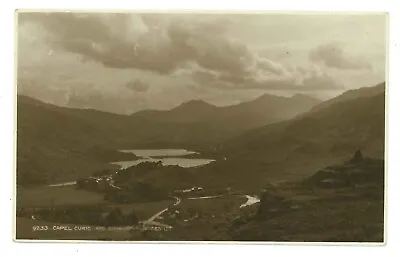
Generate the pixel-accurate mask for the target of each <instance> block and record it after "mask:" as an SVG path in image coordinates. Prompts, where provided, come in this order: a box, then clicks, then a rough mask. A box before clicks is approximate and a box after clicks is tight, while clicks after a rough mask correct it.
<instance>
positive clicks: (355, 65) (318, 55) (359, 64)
mask: <svg viewBox="0 0 400 257" xmlns="http://www.w3.org/2000/svg"><path fill="white" fill-rule="evenodd" d="M309 58H310V60H311V61H314V62H322V63H324V64H325V65H326V66H327V67H332V68H337V69H353V70H360V69H371V68H372V66H371V64H370V63H368V62H367V61H366V60H364V59H362V58H359V57H356V56H351V55H349V54H346V53H345V52H344V51H343V49H342V47H341V46H340V45H338V44H333V43H332V44H327V45H321V46H319V47H317V48H315V49H313V50H312V51H311V52H310V55H309Z"/></svg>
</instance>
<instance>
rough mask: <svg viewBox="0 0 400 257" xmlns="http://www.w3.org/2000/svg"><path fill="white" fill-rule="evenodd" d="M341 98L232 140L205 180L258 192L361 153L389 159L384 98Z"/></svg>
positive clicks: (374, 96) (211, 165)
mask: <svg viewBox="0 0 400 257" xmlns="http://www.w3.org/2000/svg"><path fill="white" fill-rule="evenodd" d="M372 89H374V88H372ZM341 97H342V96H338V98H337V99H335V100H332V102H334V101H335V102H337V103H332V104H330V105H329V106H327V107H324V108H320V109H318V110H314V111H311V112H308V113H305V114H303V115H301V116H298V117H296V118H294V119H291V120H287V121H283V122H279V123H275V124H271V125H267V126H263V127H259V128H256V129H252V130H249V131H247V132H245V133H243V134H242V135H240V136H238V137H235V138H234V139H232V140H228V141H227V142H225V143H224V144H223V145H222V147H221V148H220V154H221V155H224V156H225V158H226V161H223V162H217V163H214V164H210V165H207V168H205V167H204V170H201V171H199V173H201V172H203V174H202V176H201V177H199V180H202V181H203V183H205V184H213V185H214V186H216V187H218V186H221V185H230V186H235V187H240V188H245V189H252V188H253V189H254V188H259V187H262V186H263V185H264V184H265V183H269V182H271V181H281V180H287V179H292V178H300V177H304V176H307V175H309V174H310V172H313V171H314V170H316V169H319V168H321V167H324V166H327V165H330V164H332V163H336V162H340V161H342V160H343V158H345V157H346V156H348V155H350V154H352V153H353V152H354V151H355V150H357V149H360V150H361V151H363V152H364V153H365V154H366V155H367V156H370V157H374V158H379V159H383V157H384V148H385V144H384V142H385V94H384V92H377V93H376V94H370V95H368V96H365V97H358V98H354V99H350V100H343V101H342V99H340V98H341ZM323 104H324V103H323Z"/></svg>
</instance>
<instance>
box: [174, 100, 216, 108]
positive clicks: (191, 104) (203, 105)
mask: <svg viewBox="0 0 400 257" xmlns="http://www.w3.org/2000/svg"><path fill="white" fill-rule="evenodd" d="M181 107H192V108H193V107H195V108H210V107H215V106H214V105H212V104H209V103H207V102H206V101H203V100H201V99H193V100H190V101H187V102H184V103H182V104H180V105H179V106H178V107H177V108H181Z"/></svg>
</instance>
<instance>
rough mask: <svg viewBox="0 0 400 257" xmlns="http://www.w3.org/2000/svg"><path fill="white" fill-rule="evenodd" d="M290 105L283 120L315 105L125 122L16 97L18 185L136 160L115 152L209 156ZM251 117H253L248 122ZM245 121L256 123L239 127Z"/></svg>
mask: <svg viewBox="0 0 400 257" xmlns="http://www.w3.org/2000/svg"><path fill="white" fill-rule="evenodd" d="M282 99H284V102H285V103H284V104H283V102H281V101H282ZM289 102H293V106H294V107H290V108H289V107H288V108H287V109H288V111H287V113H286V114H287V115H286V116H289V115H295V113H298V112H299V111H301V110H303V109H304V108H305V107H307V108H311V106H312V103H314V102H315V100H310V99H309V98H301V99H297V98H296V99H295V98H293V99H290V98H281V97H271V96H263V97H261V98H259V99H257V100H255V101H252V102H248V103H243V104H240V105H237V106H229V107H224V108H219V107H216V106H213V105H210V104H208V103H205V102H203V101H199V100H193V101H189V102H186V103H183V104H181V105H180V106H178V107H176V108H174V109H172V110H170V111H162V112H157V111H144V112H141V113H138V114H136V115H133V116H128V115H118V114H113V113H107V112H102V111H98V110H92V109H73V108H65V107H59V106H55V105H51V104H47V103H43V102H40V101H38V100H35V99H33V98H30V97H27V96H18V99H17V105H18V106H17V124H18V125H17V126H18V132H17V148H18V150H17V153H18V154H17V171H18V173H17V174H18V176H17V177H18V183H19V184H25V185H30V184H42V183H49V182H63V181H66V180H67V181H68V180H75V179H77V178H79V177H80V176H85V175H88V174H91V173H93V171H96V170H99V169H104V168H113V167H114V166H113V165H110V164H107V163H108V162H110V161H116V160H128V159H134V158H135V156H133V155H128V154H122V153H119V152H117V151H116V150H117V149H130V148H131V149H133V148H152V147H155V148H188V149H193V150H200V151H203V152H204V151H205V152H207V151H210V150H212V149H215V146H216V145H219V144H220V143H221V142H223V141H225V140H227V139H229V138H231V137H233V136H235V135H238V134H239V133H241V132H242V131H243V128H244V127H245V126H239V124H250V126H255V125H256V124H257V123H260V124H264V123H269V122H270V121H271V119H270V117H272V116H274V115H275V116H276V113H275V112H272V107H274V106H278V107H279V106H281V105H282V106H283V105H288V106H290V104H289ZM280 103H282V104H280ZM300 105H301V106H304V107H302V108H303V109H302V108H300ZM255 110H258V112H259V114H256V113H255ZM294 110H295V111H294ZM251 113H252V115H253V116H248V114H251ZM283 116H285V115H283ZM244 117H248V118H249V119H254V122H252V123H251V122H250V123H247V122H243V119H244ZM273 120H276V118H274V119H273Z"/></svg>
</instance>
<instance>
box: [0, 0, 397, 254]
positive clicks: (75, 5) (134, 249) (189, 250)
mask: <svg viewBox="0 0 400 257" xmlns="http://www.w3.org/2000/svg"><path fill="white" fill-rule="evenodd" d="M127 2H128V1H120V0H113V1H96V4H95V5H94V4H93V2H92V1H85V2H84V1H83V0H69V1H66V2H60V1H50V0H48V1H44V0H42V1H41V0H36V1H28V0H25V1H14V2H13V3H4V4H2V7H3V8H1V10H2V15H1V16H0V18H1V23H0V24H1V26H2V30H1V31H2V33H3V37H2V40H1V41H0V42H1V44H2V47H1V48H0V49H1V51H2V53H1V55H0V56H1V57H2V61H3V63H2V67H1V68H2V69H1V71H2V72H1V74H2V75H1V78H2V80H3V81H2V83H1V87H0V88H1V91H0V113H1V126H0V128H1V133H0V136H1V140H0V142H1V143H0V144H1V154H0V161H1V162H0V163H1V165H2V169H0V170H1V172H3V174H2V176H3V179H4V180H3V183H2V185H1V190H2V192H1V193H2V194H1V196H2V197H1V199H2V201H3V202H2V205H0V206H2V207H3V206H7V207H9V208H7V210H2V211H1V213H2V214H3V215H2V219H1V222H2V224H1V227H0V228H1V232H2V238H1V242H2V243H3V242H7V243H8V244H7V245H6V246H5V247H4V245H3V244H2V246H3V247H2V249H1V251H4V252H5V253H9V251H6V249H7V248H8V249H12V251H13V253H15V252H17V255H19V254H38V255H41V256H54V255H61V256H64V255H65V256H70V255H71V254H72V253H75V254H82V253H83V254H85V255H87V253H88V251H90V252H91V254H97V255H99V254H100V255H101V254H104V255H117V254H124V253H125V254H127V253H130V254H131V255H138V254H143V255H148V254H149V253H150V254H157V255H159V256H161V255H167V256H170V255H177V254H178V255H179V254H182V255H185V256H187V255H188V254H190V255H191V256H204V255H206V254H207V255H208V254H215V255H227V254H233V255H237V256H243V255H250V254H257V253H258V250H260V251H261V252H259V253H260V254H261V255H266V254H279V255H285V254H297V255H303V254H307V255H308V256H310V255H311V256H313V255H314V254H315V255H316V256H317V255H318V256H319V255H320V254H321V253H323V254H324V255H325V256H337V255H338V254H345V255H352V254H355V253H360V254H362V255H364V256H377V255H378V256H380V255H382V254H394V252H395V248H396V247H397V244H396V242H395V239H396V235H398V230H397V229H398V221H397V220H398V219H399V217H400V216H399V215H398V214H399V213H398V205H397V203H396V200H397V199H396V198H394V196H395V193H396V190H397V188H398V186H397V185H396V184H395V181H398V180H397V179H398V178H399V175H398V173H399V172H400V171H396V169H395V168H396V167H398V165H399V163H397V159H396V158H395V157H396V155H395V153H396V152H397V151H396V149H395V148H396V146H398V145H399V143H400V142H399V136H398V133H396V132H397V131H399V130H398V129H396V128H398V127H396V126H398V125H399V123H400V120H399V119H396V117H395V115H396V109H397V108H396V105H398V104H399V101H396V100H395V99H396V98H395V97H396V95H397V96H398V93H399V88H398V86H397V85H398V84H399V77H398V74H399V72H397V69H396V68H397V67H399V64H400V63H399V60H398V57H399V56H400V53H399V46H398V44H399V43H400V42H399V32H400V30H399V28H400V24H399V21H400V15H399V11H398V10H400V8H399V4H398V3H397V5H396V0H392V1H389V0H388V1H384V0H380V1H350V0H343V1H342V0H336V1H329V2H326V1H311V0H302V1H295V0H292V1H289V0H279V1H277V2H274V3H270V1H268V2H266V1H265V2H266V3H261V1H259V0H256V1H251V0H246V1H243V0H241V1H233V0H231V1H219V2H217V1H216V0H202V1H194V2H192V1H182V0H181V1H178V0H168V1H162V0H159V1H155V0H146V1H143V2H138V3H136V1H135V3H134V4H131V5H129V4H128V3H127ZM227 7H228V8H227ZM396 7H397V8H396ZM17 8H18V9H27V8H28V9H31V8H40V9H43V8H45V9H49V8H50V9H70V10H74V9H88V8H89V9H97V10H99V9H112V10H121V9H128V10H133V9H141V10H149V9H162V10H168V9H169V10H171V9H174V10H178V9H181V10H193V9H200V10H210V9H211V10H231V11H239V12H241V11H245V10H247V11H248V10H260V9H266V10H282V11H285V12H288V11H300V10H302V11H366V12H382V11H383V12H387V11H390V47H389V48H388V51H389V52H390V55H388V61H389V63H390V66H389V67H388V69H387V70H388V72H389V80H388V81H387V82H388V85H389V90H388V94H387V95H388V97H387V104H388V108H389V112H388V115H389V117H391V118H390V119H389V120H388V135H389V137H388V138H390V141H388V148H387V149H388V153H387V156H388V161H387V166H388V169H389V174H388V176H387V182H388V184H387V192H388V196H387V200H388V201H389V203H390V205H389V206H390V207H389V208H388V210H389V211H388V213H387V215H386V217H387V220H386V221H387V222H388V229H387V233H386V236H387V240H386V242H387V245H386V247H369V246H368V247H365V246H352V247H348V246H325V247H323V246H315V244H313V245H314V246H309V244H304V243H303V244H302V245H303V246H299V245H298V244H295V245H296V246H290V247H289V246H282V245H268V246H267V247H266V246H264V245H260V244H252V245H229V247H228V244H218V245H215V244H207V245H202V246H201V247H196V246H195V245H190V244H168V245H165V244H158V245H155V244H134V245H132V244H120V243H118V244H117V243H114V244H103V245H101V244H98V243H97V244H92V243H84V244H71V243H62V244H60V243H13V242H12V240H11V238H12V231H13V226H12V225H13V224H12V222H10V220H9V218H12V216H13V213H12V208H11V207H12V197H13V181H14V179H13V176H12V175H13V173H12V169H13V166H14V165H13V163H14V151H13V150H12V149H13V148H14V147H13V143H14V139H15V137H14V133H13V131H14V122H13V117H14V112H13V100H14V88H13V86H12V85H13V82H14V65H13V63H14V31H13V28H14V10H15V9H17ZM396 28H397V29H396ZM396 30H397V31H396ZM396 57H397V58H396ZM397 107H398V106H397ZM396 177H397V179H396ZM396 195H397V194H396ZM4 200H5V201H4ZM3 237H4V238H3ZM10 243H11V244H10ZM285 245H288V244H285ZM324 245H326V244H324ZM341 245H343V244H341ZM196 248H197V249H196ZM254 251H256V252H254ZM3 256H5V255H3Z"/></svg>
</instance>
